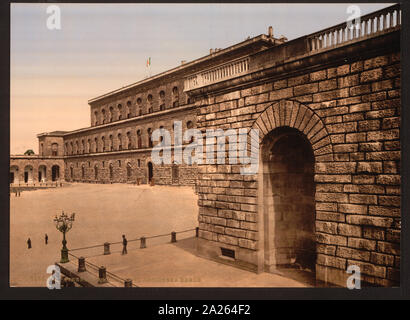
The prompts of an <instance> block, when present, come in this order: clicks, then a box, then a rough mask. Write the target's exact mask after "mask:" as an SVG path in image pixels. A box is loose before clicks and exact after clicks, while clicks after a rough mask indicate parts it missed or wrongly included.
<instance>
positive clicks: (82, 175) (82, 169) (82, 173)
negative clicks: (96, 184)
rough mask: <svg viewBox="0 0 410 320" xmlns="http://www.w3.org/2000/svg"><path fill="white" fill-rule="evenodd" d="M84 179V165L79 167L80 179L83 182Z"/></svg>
mask: <svg viewBox="0 0 410 320" xmlns="http://www.w3.org/2000/svg"><path fill="white" fill-rule="evenodd" d="M84 178H85V168H84V165H82V166H81V179H83V180H84Z"/></svg>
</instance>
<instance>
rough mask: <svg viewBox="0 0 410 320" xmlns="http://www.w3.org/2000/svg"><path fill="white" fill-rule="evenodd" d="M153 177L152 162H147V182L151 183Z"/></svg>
mask: <svg viewBox="0 0 410 320" xmlns="http://www.w3.org/2000/svg"><path fill="white" fill-rule="evenodd" d="M153 177H154V170H153V167H152V162H148V182H151V180H152V178H153Z"/></svg>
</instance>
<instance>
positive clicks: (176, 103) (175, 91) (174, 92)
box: [172, 87, 179, 108]
mask: <svg viewBox="0 0 410 320" xmlns="http://www.w3.org/2000/svg"><path fill="white" fill-rule="evenodd" d="M172 106H173V107H174V108H176V107H179V92H178V87H174V88H172Z"/></svg>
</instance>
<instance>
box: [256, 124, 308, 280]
mask: <svg viewBox="0 0 410 320" xmlns="http://www.w3.org/2000/svg"><path fill="white" fill-rule="evenodd" d="M314 163H315V159H314V154H313V150H312V148H311V145H310V142H309V141H308V140H307V138H306V137H305V135H304V134H302V133H301V132H300V131H298V130H296V129H292V128H289V127H287V128H285V127H283V128H278V129H275V130H273V131H272V132H271V133H270V134H269V135H268V136H267V137H266V138H265V140H264V150H263V174H264V179H263V180H264V184H263V187H264V212H265V215H267V216H266V217H265V223H266V224H267V226H265V236H266V241H268V244H267V247H268V248H265V262H267V264H268V265H269V267H270V269H271V270H272V269H278V268H297V269H300V270H305V271H310V272H314V271H315V263H316V239H315V183H314ZM266 241H265V244H266ZM266 249H267V250H266ZM272 267H273V268H272Z"/></svg>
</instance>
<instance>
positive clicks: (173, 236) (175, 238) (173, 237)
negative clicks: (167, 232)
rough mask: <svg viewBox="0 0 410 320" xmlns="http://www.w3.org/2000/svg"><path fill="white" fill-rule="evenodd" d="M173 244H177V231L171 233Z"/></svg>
mask: <svg viewBox="0 0 410 320" xmlns="http://www.w3.org/2000/svg"><path fill="white" fill-rule="evenodd" d="M171 242H177V233H176V232H175V231H172V232H171Z"/></svg>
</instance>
